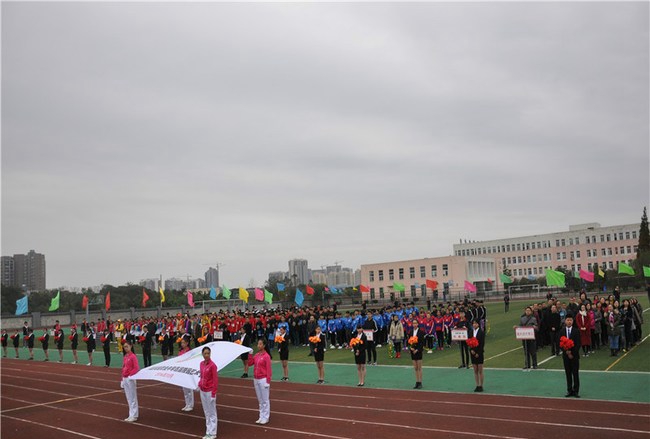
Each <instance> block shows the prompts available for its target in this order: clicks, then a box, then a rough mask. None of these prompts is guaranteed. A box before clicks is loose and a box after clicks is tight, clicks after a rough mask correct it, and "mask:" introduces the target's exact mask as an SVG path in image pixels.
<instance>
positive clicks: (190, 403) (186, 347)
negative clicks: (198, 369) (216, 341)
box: [178, 336, 194, 412]
mask: <svg viewBox="0 0 650 439" xmlns="http://www.w3.org/2000/svg"><path fill="white" fill-rule="evenodd" d="M189 351H190V337H189V336H187V337H182V338H181V348H180V349H179V351H178V356H179V357H180V356H181V355H184V354H186V353H188V352H189ZM183 398H184V399H185V407H183V408H182V409H181V411H182V412H191V411H192V410H194V390H193V389H188V388H187V387H183Z"/></svg>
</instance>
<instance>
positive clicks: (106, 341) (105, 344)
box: [101, 328, 111, 367]
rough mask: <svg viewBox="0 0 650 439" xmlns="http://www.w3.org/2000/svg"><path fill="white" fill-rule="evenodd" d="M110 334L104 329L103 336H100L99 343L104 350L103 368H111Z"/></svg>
mask: <svg viewBox="0 0 650 439" xmlns="http://www.w3.org/2000/svg"><path fill="white" fill-rule="evenodd" d="M110 334H111V333H110V332H109V331H108V328H107V329H104V335H102V338H101V342H102V348H103V349H104V363H105V364H104V367H111V335H110Z"/></svg>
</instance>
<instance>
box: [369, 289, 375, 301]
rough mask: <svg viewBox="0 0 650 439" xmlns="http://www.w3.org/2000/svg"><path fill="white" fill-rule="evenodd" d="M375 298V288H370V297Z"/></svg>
mask: <svg viewBox="0 0 650 439" xmlns="http://www.w3.org/2000/svg"><path fill="white" fill-rule="evenodd" d="M374 298H375V289H374V288H370V299H374Z"/></svg>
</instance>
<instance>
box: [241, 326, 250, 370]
mask: <svg viewBox="0 0 650 439" xmlns="http://www.w3.org/2000/svg"><path fill="white" fill-rule="evenodd" d="M239 344H240V345H242V346H246V347H249V346H250V345H251V341H250V336H249V335H248V333H247V332H246V329H245V328H244V327H243V326H242V327H241V328H239ZM239 358H241V361H242V364H243V365H244V373H243V374H242V376H241V378H248V367H249V366H248V352H246V353H243V354H241V355H240V356H239Z"/></svg>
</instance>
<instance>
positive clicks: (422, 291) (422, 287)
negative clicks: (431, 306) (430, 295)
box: [420, 284, 427, 297]
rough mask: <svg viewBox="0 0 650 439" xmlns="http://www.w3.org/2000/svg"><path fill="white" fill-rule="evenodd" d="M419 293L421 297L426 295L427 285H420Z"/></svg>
mask: <svg viewBox="0 0 650 439" xmlns="http://www.w3.org/2000/svg"><path fill="white" fill-rule="evenodd" d="M420 293H421V294H422V297H425V296H426V295H427V286H426V284H425V285H420Z"/></svg>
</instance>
